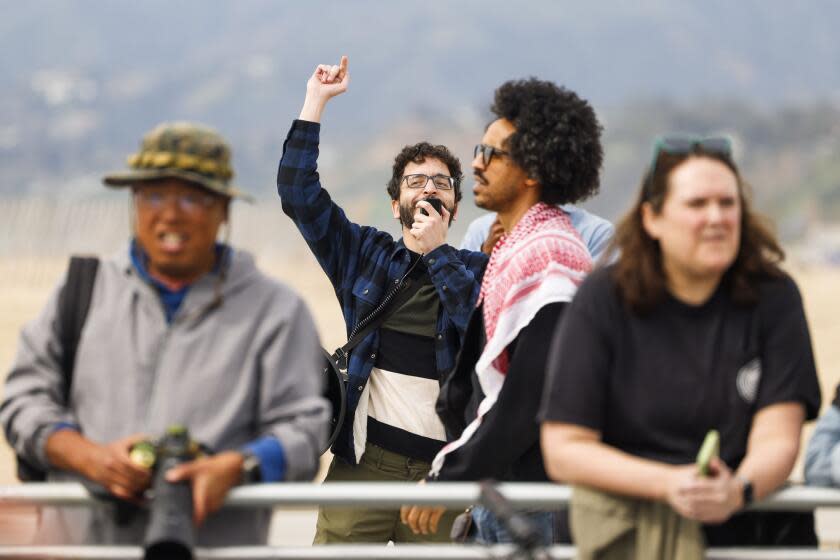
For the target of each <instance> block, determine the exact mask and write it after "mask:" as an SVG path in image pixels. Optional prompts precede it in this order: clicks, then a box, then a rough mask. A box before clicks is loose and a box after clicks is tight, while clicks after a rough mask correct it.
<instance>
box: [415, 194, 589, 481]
mask: <svg viewBox="0 0 840 560" xmlns="http://www.w3.org/2000/svg"><path fill="white" fill-rule="evenodd" d="M591 269H592V258H591V257H590V256H589V251H588V250H587V249H586V245H585V244H584V243H583V241H581V239H580V236H579V235H578V233H577V231H575V229H574V228H573V227H572V223H571V221H570V220H569V217H568V215H567V214H566V213H565V212H564V211H563V210H561V209H560V208H557V207H556V206H553V205H549V204H546V203H544V202H540V203H538V204H535V205H534V206H532V207H531V208H530V209H529V210H528V212H526V213H525V215H524V216H522V218H521V219H520V220H519V222H517V224H516V226H515V227H514V228H513V231H511V232H510V233H509V234H506V235H504V236H502V238H501V239H499V241H498V243H496V246H495V247H494V248H493V254H492V255H491V256H490V262H488V263H487V269H486V270H485V272H484V279H483V280H482V282H481V293H480V295H479V298H478V303H477V304H476V305H477V306H478V305H481V304H482V303H483V304H484V309H483V311H484V327H485V330H486V335H487V337H486V338H487V343H486V345H485V347H484V351H483V352H482V354H481V356H480V357H479V359H478V362H477V363H476V366H475V372H476V375H477V376H478V380H479V383H480V384H481V390H482V391H483V392H484V395H485V397H484V400H482V401H481V403H480V404H479V406H478V411H477V415H476V419H475V420H474V421H473V422H472V423H470V425H469V426H467V427H466V429H464V432H463V433H462V434H461V436H460V437H459V438H458V439H457V440H455V441H453V442H450V443H449V444H447V445H446V446H445V447H444V448H443V449H442V450H441V451H440V453H438V455H437V457H435V459H434V461H433V462H432V474H433V475H434V474H437V473H438V472H439V471H440V468H441V467H442V466H443V463H444V461H445V460H446V455H447V454H448V453H450V452H452V451H454V450H455V449H458V448H459V447H461V445H463V444H464V443H465V442H466V441H468V440H469V439H470V437H472V435H473V434H474V433H475V431H476V430H477V429H478V427H479V426H480V425H481V421H482V418H483V417H484V415H485V414H487V411H488V410H490V408H492V407H493V405H494V404H495V403H496V398H497V396H498V394H499V391H500V390H501V388H502V385H503V384H504V381H505V376H506V375H507V371H508V365H509V358H508V353H507V347H508V345H509V344H510V343H511V342H513V341H514V340H515V339H516V337H517V336H519V333H520V331H521V330H522V329H523V328H525V327H526V326H527V325H528V324H529V323H530V322H531V321H532V320H533V318H534V317H535V316H536V314H537V312H539V310H540V309H542V308H543V307H544V306H546V305H548V304H550V303H557V302H568V301H571V299H572V296H574V294H575V292H576V291H577V288H578V286H579V285H580V283H581V282H582V281H583V279H584V278H585V277H586V275H587V274H588V273H589V271H590V270H591ZM547 351H548V348H546V352H547ZM534 412H535V414H536V411H534Z"/></svg>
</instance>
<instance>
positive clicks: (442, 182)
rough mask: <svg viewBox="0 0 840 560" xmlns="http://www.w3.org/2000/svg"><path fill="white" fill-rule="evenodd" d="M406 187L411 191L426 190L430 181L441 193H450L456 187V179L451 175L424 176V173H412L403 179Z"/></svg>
mask: <svg viewBox="0 0 840 560" xmlns="http://www.w3.org/2000/svg"><path fill="white" fill-rule="evenodd" d="M403 181H405V185H406V186H407V187H408V188H409V189H423V188H426V183H428V182H429V181H431V182H432V184H434V186H435V188H436V189H437V190H439V191H448V190H450V189H451V188H452V187H454V186H455V179H453V178H452V177H450V176H449V175H424V174H423V173H412V174H411V175H406V176H404V177H403Z"/></svg>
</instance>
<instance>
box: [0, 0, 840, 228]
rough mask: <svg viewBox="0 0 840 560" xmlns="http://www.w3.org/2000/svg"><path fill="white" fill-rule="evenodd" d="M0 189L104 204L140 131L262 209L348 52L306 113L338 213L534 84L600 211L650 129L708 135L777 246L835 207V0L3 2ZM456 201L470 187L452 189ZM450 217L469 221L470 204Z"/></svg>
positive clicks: (625, 184)
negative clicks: (203, 158)
mask: <svg viewBox="0 0 840 560" xmlns="http://www.w3.org/2000/svg"><path fill="white" fill-rule="evenodd" d="M0 7H2V9H3V14H4V16H3V18H2V20H0V52H3V58H2V70H3V71H2V72H0V196H2V197H4V198H7V197H9V196H14V197H17V196H24V195H26V196H28V195H40V196H46V197H48V198H55V197H59V198H62V199H63V198H90V197H99V196H104V195H103V190H104V189H102V187H101V185H100V183H99V177H100V176H101V174H102V173H103V172H104V171H106V170H109V169H112V168H116V167H120V166H122V164H123V162H124V159H125V156H126V155H127V154H128V153H130V152H132V151H133V150H134V149H136V147H137V142H138V140H139V136H140V134H141V133H142V132H143V131H145V130H148V129H149V128H151V126H152V125H153V124H155V123H156V122H159V121H162V120H167V119H193V120H198V121H202V122H205V123H207V124H210V125H212V126H214V127H216V128H218V129H220V131H221V132H222V133H223V134H224V135H225V136H227V137H228V138H229V139H230V140H231V141H232V144H233V145H234V152H235V164H236V167H237V170H238V178H237V179H238V181H239V182H240V183H241V184H242V185H243V186H244V187H245V188H246V189H247V190H249V191H250V192H251V193H253V194H255V195H256V196H257V197H258V198H269V197H272V196H273V191H274V187H273V183H274V172H275V170H276V164H277V159H278V156H279V153H280V150H281V147H282V142H283V139H284V137H285V133H286V130H287V128H288V125H289V123H290V121H291V119H292V118H293V117H294V116H296V115H297V112H298V110H299V107H300V103H301V101H302V97H303V93H304V84H305V81H306V79H307V78H308V76H309V74H310V73H311V71H312V68H313V67H314V66H315V64H316V63H319V62H332V61H336V60H337V58H338V56H339V55H340V54H342V53H346V54H349V55H350V59H351V74H352V83H351V87H350V91H349V93H348V94H346V95H344V96H342V97H341V98H339V99H338V100H336V101H334V102H333V104H332V105H331V106H330V107H329V109H328V111H327V114H326V115H325V121H324V122H325V127H324V133H323V137H322V140H323V150H322V158H321V169H322V172H323V173H322V174H323V176H324V177H325V183H326V184H327V186H328V188H330V189H331V191H333V192H335V193H336V194H337V198H338V199H339V201H340V202H342V203H343V204H354V205H355V206H356V207H357V208H358V209H359V214H358V216H357V219H364V220H367V221H371V222H374V223H377V224H380V225H381V224H384V223H390V220H389V218H388V212H387V205H386V204H383V202H384V200H383V199H384V194H383V193H384V183H385V180H386V179H387V176H388V173H389V172H390V163H391V159H392V157H393V155H394V153H395V152H396V151H397V150H398V149H399V147H401V146H402V145H404V144H407V143H413V142H416V141H418V140H419V139H429V140H432V141H434V142H442V143H446V144H448V145H450V146H451V147H452V148H453V149H454V150H455V151H456V153H457V154H458V155H459V156H460V157H461V158H462V160H464V162H465V163H466V162H468V161H469V160H470V158H471V153H472V146H473V144H475V143H476V142H477V140H478V139H479V138H480V135H481V131H482V129H483V126H484V125H485V124H486V122H487V120H488V118H489V115H488V113H487V107H488V105H489V103H490V100H491V96H492V91H493V89H494V88H495V87H496V86H498V85H499V84H500V83H501V82H503V81H505V80H507V79H511V78H518V77H525V76H529V75H536V76H538V77H540V78H544V79H550V80H554V81H556V82H558V83H562V84H565V85H567V86H568V87H570V88H572V89H574V90H576V91H578V92H579V93H580V94H581V95H583V96H584V97H586V98H588V99H590V100H592V102H593V104H594V106H595V107H596V109H597V110H598V112H599V114H600V115H601V117H602V118H603V121H604V123H605V127H606V129H605V135H606V136H605V141H606V153H607V161H606V165H605V169H604V175H603V186H602V194H601V195H600V196H599V197H597V198H596V199H594V200H593V201H591V202H589V203H588V204H587V205H588V206H589V207H590V208H592V209H594V210H596V211H598V212H600V213H602V214H604V215H606V216H608V217H611V218H614V217H616V216H617V215H619V214H620V212H621V210H622V209H623V208H624V207H625V206H626V204H627V201H628V198H629V196H630V193H631V192H632V191H633V190H634V189H635V186H636V183H637V181H638V178H639V176H640V174H641V172H642V169H643V167H644V165H645V164H646V163H647V162H648V161H649V153H648V150H649V146H650V142H651V139H652V137H653V136H654V135H656V134H659V133H661V132H664V131H691V132H699V133H706V132H725V133H728V134H731V135H732V136H733V137H734V138H735V139H736V141H737V145H738V146H739V160H740V161H741V162H742V164H743V168H744V171H745V174H746V176H747V177H748V178H749V179H750V180H751V182H752V183H753V185H754V187H755V191H756V197H757V199H758V201H759V205H760V206H761V208H763V209H765V210H768V211H770V212H771V213H773V214H774V215H775V216H776V217H778V218H779V219H780V220H781V225H782V231H783V233H785V235H787V236H797V235H801V234H802V233H803V232H804V230H805V229H807V228H806V226H807V224H809V223H813V222H814V220H817V219H819V220H828V221H830V220H836V219H837V218H838V213H840V178H839V177H840V170H838V166H840V163H838V161H840V160H838V158H837V157H836V155H837V154H838V149H837V148H838V137H840V134H838V131H840V95H838V94H840V71H839V69H840V36H838V34H837V33H836V32H835V30H834V27H835V23H832V22H837V21H840V2H833V1H831V0H813V1H810V2H807V3H789V2H784V1H783V0H768V1H761V0H745V1H742V2H737V3H732V2H725V1H723V0H710V1H705V2H699V1H689V0H683V1H673V2H671V1H666V0H645V1H641V2H633V3H625V2H618V1H614V2H603V3H598V4H597V5H592V4H591V3H590V2H587V1H584V0H574V1H563V2H556V1H553V0H534V1H531V2H529V3H528V9H527V10H525V9H522V8H521V7H520V6H519V5H517V4H515V3H510V2H501V1H493V0H485V1H478V0H465V1H462V2H457V3H455V2H446V3H444V2H428V1H425V2H422V1H419V0H407V1H404V2H399V3H390V2H387V3H386V2H377V1H374V0H358V1H354V2H352V3H351V2H337V1H336V2H325V1H311V2H305V3H304V2H272V1H269V0H253V1H249V2H223V1H221V0H208V1H202V2H199V1H197V0H193V1H185V2H177V3H172V2H166V1H164V0H149V1H145V2H142V3H129V2H85V1H82V0H70V1H62V0H43V1H39V2H33V3H24V2H11V1H5V2H3V1H0ZM467 187H468V190H469V187H470V181H469V180H468V181H467ZM465 201H466V202H467V204H465V205H464V208H463V209H462V220H463V219H465V218H469V217H471V216H473V215H476V214H477V211H476V210H474V209H473V208H472V205H471V204H470V202H471V198H470V194H469V192H468V193H467V196H466V198H465Z"/></svg>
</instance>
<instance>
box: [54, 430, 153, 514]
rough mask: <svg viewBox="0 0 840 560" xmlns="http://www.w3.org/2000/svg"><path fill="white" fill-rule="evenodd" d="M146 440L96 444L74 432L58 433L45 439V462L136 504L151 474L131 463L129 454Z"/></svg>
mask: <svg viewBox="0 0 840 560" xmlns="http://www.w3.org/2000/svg"><path fill="white" fill-rule="evenodd" d="M146 438H147V436H145V435H144V434H133V435H130V436H127V437H124V438H120V439H118V440H115V441H112V442H111V443H106V444H100V443H96V442H94V441H91V440H89V439H87V438H86V437H84V436H83V435H82V434H80V433H79V432H77V431H75V430H61V431H58V432H55V433H54V434H52V435H50V437H49V438H48V439H47V444H46V451H47V458H48V459H49V461H50V463H51V464H52V465H53V466H55V467H56V468H59V469H62V470H68V471H73V472H76V473H78V474H81V475H82V476H84V477H85V478H87V479H88V480H91V481H93V482H96V483H97V484H100V485H101V486H102V487H104V488H105V489H106V490H107V491H108V492H110V493H111V494H113V495H114V496H116V497H118V498H122V499H124V500H129V501H136V500H138V499H139V497H140V495H141V494H142V493H143V492H144V491H145V490H146V489H147V488H148V487H149V485H150V484H151V481H152V472H151V471H150V470H149V469H147V468H144V467H141V466H139V465H137V464H135V463H134V462H132V461H131V459H130V458H129V451H130V450H131V447H132V446H133V445H134V444H135V443H137V442H138V441H141V440H144V439H146Z"/></svg>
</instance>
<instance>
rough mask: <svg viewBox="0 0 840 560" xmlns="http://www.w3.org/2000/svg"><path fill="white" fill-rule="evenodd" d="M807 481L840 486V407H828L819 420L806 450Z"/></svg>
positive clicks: (821, 484) (812, 483) (817, 484)
mask: <svg viewBox="0 0 840 560" xmlns="http://www.w3.org/2000/svg"><path fill="white" fill-rule="evenodd" d="M805 482H806V483H807V484H810V485H811V486H840V409H838V408H837V406H835V405H832V406H830V407H828V410H826V411H825V414H823V415H822V416H821V417H820V419H819V420H818V421H817V426H816V429H815V430H814V433H813V435H812V436H811V441H809V442H808V448H807V450H806V451H805Z"/></svg>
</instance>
